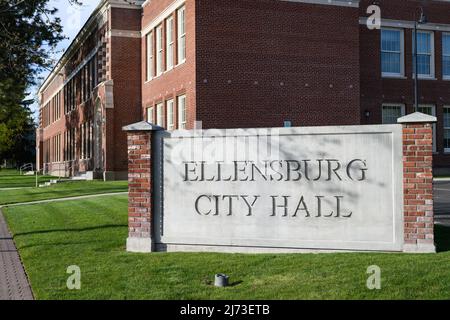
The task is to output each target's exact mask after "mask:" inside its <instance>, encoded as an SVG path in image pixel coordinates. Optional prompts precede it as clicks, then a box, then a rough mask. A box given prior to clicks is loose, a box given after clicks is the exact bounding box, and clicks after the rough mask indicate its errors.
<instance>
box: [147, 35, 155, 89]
mask: <svg viewBox="0 0 450 320" xmlns="http://www.w3.org/2000/svg"><path fill="white" fill-rule="evenodd" d="M153 75H154V72H153V32H150V33H149V34H147V81H150V80H151V79H152V78H153Z"/></svg>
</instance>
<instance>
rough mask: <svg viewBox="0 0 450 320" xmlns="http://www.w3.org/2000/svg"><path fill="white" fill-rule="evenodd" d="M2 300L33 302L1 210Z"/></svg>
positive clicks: (0, 293)
mask: <svg viewBox="0 0 450 320" xmlns="http://www.w3.org/2000/svg"><path fill="white" fill-rule="evenodd" d="M0 300H33V293H32V292H31V287H30V285H29V283H28V278H27V276H26V274H25V270H24V269H23V266H22V262H21V261H20V257H19V253H18V252H17V248H16V246H15V245H14V241H13V238H12V236H11V233H10V232H9V230H8V227H7V225H6V221H5V218H4V217H3V213H2V211H1V209H0Z"/></svg>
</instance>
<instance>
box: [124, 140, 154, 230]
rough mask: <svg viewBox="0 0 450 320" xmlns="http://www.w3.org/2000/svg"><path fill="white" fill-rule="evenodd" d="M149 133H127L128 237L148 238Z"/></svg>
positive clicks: (149, 207) (149, 214) (149, 197)
mask: <svg viewBox="0 0 450 320" xmlns="http://www.w3.org/2000/svg"><path fill="white" fill-rule="evenodd" d="M150 140H151V133H149V132H130V133H128V182H129V183H128V189H129V194H128V231H129V236H130V237H135V238H150V222H151V200H152V199H151V196H150V194H151V188H150V186H151V159H150V158H151V157H150V154H151V146H150Z"/></svg>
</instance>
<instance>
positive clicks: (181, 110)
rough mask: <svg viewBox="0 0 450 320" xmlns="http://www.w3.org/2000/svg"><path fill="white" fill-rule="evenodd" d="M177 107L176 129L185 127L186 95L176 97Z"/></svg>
mask: <svg viewBox="0 0 450 320" xmlns="http://www.w3.org/2000/svg"><path fill="white" fill-rule="evenodd" d="M177 107H178V129H186V124H187V111H186V95H182V96H178V97H177Z"/></svg>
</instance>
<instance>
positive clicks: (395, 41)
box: [381, 29, 405, 77]
mask: <svg viewBox="0 0 450 320" xmlns="http://www.w3.org/2000/svg"><path fill="white" fill-rule="evenodd" d="M404 51H405V50H404V32H403V30H402V29H382V30H381V71H382V75H383V76H384V77H396V76H397V77H398V76H403V75H404V74H405V66H404V60H405V58H404Z"/></svg>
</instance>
